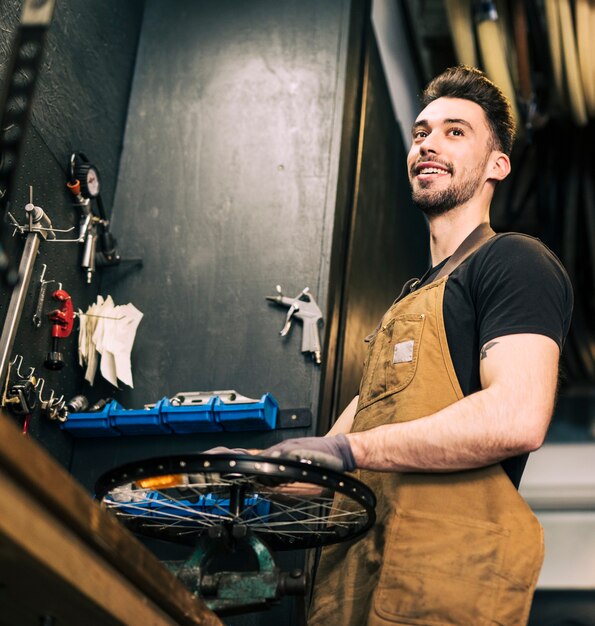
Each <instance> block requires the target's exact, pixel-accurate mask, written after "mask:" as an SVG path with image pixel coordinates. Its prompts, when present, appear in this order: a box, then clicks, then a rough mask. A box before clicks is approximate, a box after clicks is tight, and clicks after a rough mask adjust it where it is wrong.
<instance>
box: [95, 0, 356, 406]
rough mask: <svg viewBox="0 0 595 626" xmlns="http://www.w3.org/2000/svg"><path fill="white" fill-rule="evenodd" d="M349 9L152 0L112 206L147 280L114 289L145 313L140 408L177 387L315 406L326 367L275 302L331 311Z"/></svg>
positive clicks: (128, 279) (137, 361)
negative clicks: (311, 301)
mask: <svg viewBox="0 0 595 626" xmlns="http://www.w3.org/2000/svg"><path fill="white" fill-rule="evenodd" d="M348 5H349V3H348V2H346V1H345V2H339V1H337V2H323V3H320V2H316V1H314V0H310V1H307V2H297V1H284V2H276V1H273V0H258V1H255V2H249V3H246V2H240V1H239V0H225V1H217V2H215V1H212V0H211V1H209V0H206V1H203V2H182V1H178V2H174V3H163V2H149V3H147V7H146V11H145V20H144V25H143V32H142V37H141V42H140V48H139V57H138V64H137V71H136V75H135V80H134V87H133V92H132V96H131V107H130V115H129V119H128V126H127V131H126V140H125V146H124V153H123V159H122V166H121V171H120V179H119V184H118V191H117V194H116V203H115V211H116V215H115V232H116V233H117V235H118V236H119V239H120V242H121V244H122V248H123V249H125V250H126V251H127V252H128V253H130V254H131V255H134V256H136V255H142V256H143V258H144V268H143V269H142V271H140V272H126V271H123V272H121V273H120V274H118V275H115V274H111V275H110V276H111V278H110V277H108V276H107V275H106V279H105V280H104V282H103V285H102V288H103V291H104V292H105V293H108V292H109V293H111V294H112V295H113V296H114V297H115V299H116V301H117V302H119V303H120V302H128V301H132V302H133V303H134V304H135V305H136V306H137V307H138V308H140V309H141V310H142V311H143V312H144V313H145V315H146V317H145V319H144V320H143V322H142V323H141V325H140V327H139V331H138V334H137V342H136V346H135V349H134V353H133V364H134V374H135V388H134V390H123V391H122V392H121V394H120V395H121V399H122V401H123V402H124V403H125V404H127V405H129V406H141V405H142V404H143V403H146V402H149V401H154V400H156V399H157V398H159V397H161V396H163V395H171V394H173V393H175V392H177V391H180V390H199V389H225V388H236V389H237V390H238V391H240V392H242V393H244V394H246V395H252V396H258V395H259V394H261V393H263V392H265V391H270V392H272V393H273V394H274V395H275V396H276V397H277V398H278V399H279V401H280V402H281V404H282V405H283V406H285V407H310V406H315V405H316V398H313V395H314V396H315V394H316V389H317V384H318V382H317V381H318V376H319V370H318V368H317V367H316V366H315V365H313V363H312V362H311V360H310V358H309V357H307V356H304V355H302V354H301V352H300V346H301V328H300V326H299V324H296V326H295V328H294V329H293V330H292V332H291V334H290V336H289V337H288V338H286V339H285V340H283V339H282V338H280V337H279V330H280V329H281V327H282V326H283V321H284V318H285V313H286V310H285V309H282V308H278V307H276V306H275V305H272V304H269V303H267V302H266V301H265V296H266V295H271V294H273V293H274V288H275V285H276V284H278V283H279V284H281V285H282V286H283V288H284V290H285V291H286V293H287V294H288V295H296V294H297V293H298V292H299V291H301V289H303V288H304V287H306V286H309V287H310V289H311V290H312V292H313V293H314V294H315V296H316V297H317V298H318V300H319V304H320V306H321V308H322V309H323V311H324V308H325V296H326V289H327V286H326V281H327V278H328V277H327V267H328V257H329V248H330V238H331V234H332V233H331V225H332V215H333V207H334V197H335V190H336V165H335V163H336V161H337V159H338V148H339V146H338V143H337V142H336V137H335V129H336V128H337V124H338V123H339V124H340V119H341V111H342V97H343V91H342V89H343V87H342V85H343V80H344V79H343V78H342V77H343V72H344V46H345V42H344V39H345V36H346V31H347V27H346V23H347V21H348V8H349V6H348Z"/></svg>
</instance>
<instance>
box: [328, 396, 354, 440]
mask: <svg viewBox="0 0 595 626" xmlns="http://www.w3.org/2000/svg"><path fill="white" fill-rule="evenodd" d="M358 400H359V396H355V398H353V400H352V401H351V402H350V403H349V404H348V405H347V406H346V407H345V410H344V411H343V413H341V415H339V418H338V419H337V421H336V422H335V423H334V424H333V426H332V428H331V429H330V430H329V431H328V433H326V435H325V437H332V436H333V435H339V434H340V433H343V434H346V433H348V432H349V431H350V430H351V425H352V424H353V418H354V417H355V412H356V410H357V403H358Z"/></svg>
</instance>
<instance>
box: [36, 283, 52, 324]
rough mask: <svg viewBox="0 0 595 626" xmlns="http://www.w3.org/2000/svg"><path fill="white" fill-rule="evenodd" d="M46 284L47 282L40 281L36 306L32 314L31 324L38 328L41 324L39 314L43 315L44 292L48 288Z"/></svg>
mask: <svg viewBox="0 0 595 626" xmlns="http://www.w3.org/2000/svg"><path fill="white" fill-rule="evenodd" d="M48 284H49V283H46V282H43V281H42V283H41V286H40V287H39V296H38V298H37V307H36V308H35V313H34V314H33V326H35V328H39V327H40V326H41V316H42V315H43V305H44V304H45V294H46V292H47V290H48Z"/></svg>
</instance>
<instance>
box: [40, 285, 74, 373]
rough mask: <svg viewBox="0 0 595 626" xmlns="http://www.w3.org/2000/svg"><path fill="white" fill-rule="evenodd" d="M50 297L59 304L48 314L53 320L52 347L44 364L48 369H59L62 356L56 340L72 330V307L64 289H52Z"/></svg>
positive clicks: (61, 363)
mask: <svg viewBox="0 0 595 626" xmlns="http://www.w3.org/2000/svg"><path fill="white" fill-rule="evenodd" d="M52 298H54V300H57V301H58V302H60V303H61V304H60V308H59V309H55V310H54V311H52V312H51V313H50V314H49V316H48V317H49V319H50V321H52V322H53V325H52V349H51V350H50V352H48V355H47V358H46V360H45V361H44V365H45V367H47V369H50V370H60V369H62V368H63V367H64V356H63V355H62V353H61V352H60V351H59V350H58V347H59V344H58V340H59V339H65V338H66V337H68V336H69V335H70V333H71V332H72V326H73V324H74V310H73V307H72V299H71V297H70V295H69V294H68V292H66V291H64V289H57V290H56V291H54V293H53V294H52Z"/></svg>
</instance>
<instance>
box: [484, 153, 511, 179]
mask: <svg viewBox="0 0 595 626" xmlns="http://www.w3.org/2000/svg"><path fill="white" fill-rule="evenodd" d="M509 174H510V159H509V158H508V155H506V154H504V152H496V151H494V152H493V153H492V157H491V158H490V161H489V165H488V180H495V181H500V180H504V179H505V178H506V177H507V176H508V175H509Z"/></svg>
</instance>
